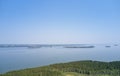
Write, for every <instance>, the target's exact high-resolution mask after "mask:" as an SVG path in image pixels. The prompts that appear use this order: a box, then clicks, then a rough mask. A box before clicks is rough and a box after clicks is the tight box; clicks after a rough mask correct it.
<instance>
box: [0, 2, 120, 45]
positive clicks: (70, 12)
mask: <svg viewBox="0 0 120 76" xmlns="http://www.w3.org/2000/svg"><path fill="white" fill-rule="evenodd" d="M119 34H120V0H0V43H2V44H4V43H9V44H16V43H17V44H19V43H20V44H21V43H22V44H29V43H30V44H31V43H33V44H34V43H35V44H36V43H40V44H61V43H62V44H64V43H65V44H66V43H67V44H69V43H70V44H72V43H75V44H76V43H80V44H86V43H120V35H119Z"/></svg>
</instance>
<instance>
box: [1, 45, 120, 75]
mask: <svg viewBox="0 0 120 76" xmlns="http://www.w3.org/2000/svg"><path fill="white" fill-rule="evenodd" d="M79 60H96V61H120V46H114V45H111V47H108V46H107V47H105V45H95V47H94V48H64V47H61V46H59V47H42V48H23V47H14V48H12V47H11V48H10V47H9V48H0V73H5V72H8V71H12V70H19V69H25V68H32V67H38V66H44V65H49V64H54V63H63V62H71V61H79Z"/></svg>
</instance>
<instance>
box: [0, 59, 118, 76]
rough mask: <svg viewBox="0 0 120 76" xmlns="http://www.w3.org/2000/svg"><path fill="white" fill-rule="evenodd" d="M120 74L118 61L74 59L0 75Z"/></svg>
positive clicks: (111, 75) (110, 75) (116, 75)
mask: <svg viewBox="0 0 120 76" xmlns="http://www.w3.org/2000/svg"><path fill="white" fill-rule="evenodd" d="M67 73H68V74H73V75H71V76H120V61H113V62H100V61H91V60H84V61H74V62H68V63H58V64H52V65H48V66H43V67H36V68H28V69H23V70H17V71H11V72H7V73H5V74H0V76H67V75H66V74H67Z"/></svg>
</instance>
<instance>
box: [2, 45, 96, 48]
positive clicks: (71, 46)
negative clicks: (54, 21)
mask: <svg viewBox="0 0 120 76" xmlns="http://www.w3.org/2000/svg"><path fill="white" fill-rule="evenodd" d="M14 47H15V48H16V47H25V48H42V47H50V48H51V47H63V48H94V47H95V46H93V45H87V44H0V48H14Z"/></svg>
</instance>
